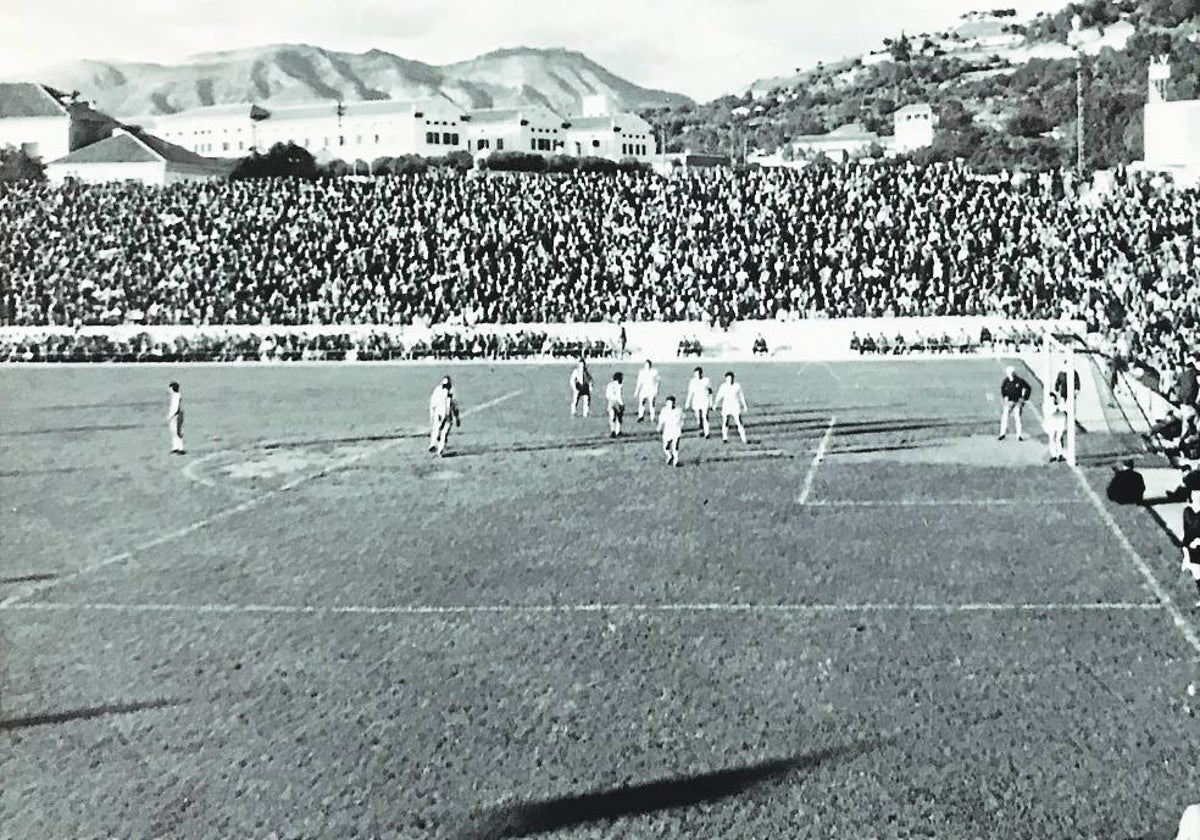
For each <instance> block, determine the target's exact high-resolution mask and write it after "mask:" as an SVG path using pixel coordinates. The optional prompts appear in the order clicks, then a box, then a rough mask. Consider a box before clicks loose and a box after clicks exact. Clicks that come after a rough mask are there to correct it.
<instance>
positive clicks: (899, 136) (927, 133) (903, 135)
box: [888, 102, 933, 154]
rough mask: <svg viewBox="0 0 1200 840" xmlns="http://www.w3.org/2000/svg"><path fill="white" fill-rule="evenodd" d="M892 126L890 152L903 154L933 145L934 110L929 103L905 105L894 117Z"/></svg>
mask: <svg viewBox="0 0 1200 840" xmlns="http://www.w3.org/2000/svg"><path fill="white" fill-rule="evenodd" d="M892 124H893V126H894V131H893V137H892V142H891V143H890V144H888V149H889V150H890V151H892V152H896V153H901V154H902V153H904V152H912V151H916V150H917V149H924V148H925V147H926V146H931V145H933V108H932V107H930V105H929V103H927V102H921V103H918V104H915V105H905V106H904V107H903V108H901V109H899V110H898V111H896V113H895V114H893V115H892Z"/></svg>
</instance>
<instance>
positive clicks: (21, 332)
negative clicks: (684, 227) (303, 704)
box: [0, 316, 1084, 361]
mask: <svg viewBox="0 0 1200 840" xmlns="http://www.w3.org/2000/svg"><path fill="white" fill-rule="evenodd" d="M624 326H625V332H626V340H627V345H626V346H627V348H628V350H629V352H630V353H631V354H633V355H635V356H644V357H647V358H650V359H658V360H662V359H668V358H673V357H674V356H675V355H676V351H677V349H678V346H679V341H680V339H683V338H694V339H696V340H698V341H699V342H700V344H701V346H702V347H703V349H704V355H705V356H709V357H713V356H719V357H722V358H739V357H745V358H750V357H751V349H752V347H753V344H754V339H755V338H756V337H757V336H759V335H761V336H762V337H763V338H764V339H765V340H766V342H767V348H768V351H769V357H770V358H774V359H780V360H795V361H833V360H837V359H850V358H856V357H857V355H858V354H856V353H854V352H852V351H851V350H850V337H851V336H852V335H853V334H854V333H856V332H857V333H858V335H859V336H865V335H868V334H869V335H871V336H873V337H875V338H878V337H879V336H880V335H881V334H882V335H886V336H887V338H888V341H892V340H894V339H895V337H896V335H897V334H903V335H904V336H905V338H906V340H909V341H911V340H912V338H913V337H914V336H916V335H917V334H918V333H919V334H921V335H922V336H925V337H927V338H928V337H930V336H934V335H936V336H939V337H940V336H941V335H942V334H943V333H945V334H949V335H950V336H951V337H952V338H957V337H958V335H959V334H960V333H961V332H962V331H964V330H965V331H966V333H967V334H968V335H969V336H970V337H971V338H972V339H973V340H976V341H977V340H978V339H979V333H980V330H981V329H982V328H983V327H985V326H986V327H987V328H988V329H990V330H991V331H992V333H993V334H995V333H996V332H997V331H998V330H1008V329H1011V328H1013V327H1020V328H1032V329H1035V330H1042V329H1045V328H1046V327H1048V326H1054V327H1055V328H1057V329H1064V330H1071V331H1073V332H1075V333H1077V334H1079V335H1082V334H1083V332H1084V324H1082V323H1080V322H1074V321H1066V320H1063V321H1013V320H1010V319H1007V318H1002V317H988V316H980V317H968V318H844V319H835V320H807V321H787V322H780V321H741V322H738V323H736V324H734V325H732V326H731V327H730V328H729V329H728V330H721V329H718V328H714V327H710V326H708V325H706V324H699V323H688V322H630V323H626V324H625V325H624ZM69 332H70V330H68V329H66V328H63V327H56V328H49V327H0V338H9V339H11V338H20V337H27V336H28V337H36V336H42V335H47V334H63V333H69ZM81 332H83V333H85V334H94V335H110V336H112V337H113V338H116V339H127V338H130V337H132V336H134V335H137V334H139V333H149V334H150V335H151V336H152V337H154V339H155V340H162V341H173V340H174V339H175V338H176V337H178V336H190V335H210V336H218V335H278V334H281V333H288V332H295V333H302V334H305V335H340V334H350V335H356V336H357V335H369V334H371V333H388V334H391V335H394V336H397V337H398V338H399V339H400V340H401V341H403V342H405V343H406V344H411V343H414V342H416V341H419V340H422V339H426V338H428V337H430V336H431V335H434V334H436V333H440V332H459V333H462V334H467V335H470V334H472V333H475V332H479V333H483V334H488V333H499V334H506V333H517V332H535V333H546V334H548V335H550V336H555V337H561V338H563V339H568V340H593V341H596V340H599V341H606V342H610V343H613V344H615V343H617V341H618V340H619V336H620V332H621V325H620V324H613V323H575V324H571V323H568V324H481V325H479V326H478V327H461V326H450V325H442V326H436V327H432V328H431V327H424V326H406V327H392V326H385V325H378V326H372V325H365V326H338V325H308V326H296V327H287V326H277V325H266V326H261V325H255V326H229V325H215V326H143V325H139V324H122V325H120V326H114V327H84V328H83V329H82V330H81Z"/></svg>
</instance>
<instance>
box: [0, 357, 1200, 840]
mask: <svg viewBox="0 0 1200 840" xmlns="http://www.w3.org/2000/svg"><path fill="white" fill-rule="evenodd" d="M612 369H613V368H612V366H611V365H597V366H596V374H597V379H598V381H604V380H606V379H607V378H608V375H609V373H610V372H611V370H612ZM623 369H624V370H626V371H627V382H628V383H632V379H633V375H634V373H635V372H636V363H635V362H630V363H628V364H626V365H624V366H623ZM689 370H690V366H683V365H679V366H666V367H664V386H665V388H666V390H674V392H675V393H677V394H679V395H680V396H681V397H682V395H683V392H684V390H685V388H684V385H685V382H686V378H687V376H688V371H689ZM722 370H723V367H722V366H719V365H713V369H712V370H711V371H710V372H711V373H713V374H714V375H715V376H714V378H716V376H719V374H720V373H721V371H722ZM738 371H739V379H740V380H741V381H742V382H743V383H744V386H745V389H746V394H747V398H748V400H749V401H750V404H751V412H750V414H749V415H747V425H748V427H749V432H750V436H751V442H750V445H749V446H742V445H741V444H740V443H736V442H735V443H730V444H729V445H722V444H721V442H720V441H719V439H716V437H714V439H712V440H707V441H705V440H699V439H697V438H695V437H694V436H689V437H688V438H687V439H686V440H685V445H684V448H683V457H684V465H683V467H682V468H680V469H671V468H668V467H666V466H664V465H663V464H662V461H661V455H660V451H659V448H658V445H657V441H656V438H655V435H654V433H653V430H652V429H650V428H649V427H648V425H641V426H639V425H637V424H634V423H630V424H629V425H628V430H629V434H628V436H627V437H626V438H623V439H619V440H617V441H612V440H610V439H609V438H608V437H607V434H606V426H605V421H604V418H603V416H602V414H603V412H602V410H600V409H598V408H597V410H596V411H595V412H594V415H593V417H591V418H589V419H587V420H584V419H572V418H571V417H569V416H568V414H567V388H566V379H567V374H568V368H567V367H548V366H527V367H520V366H500V367H495V368H490V367H487V366H482V365H479V366H457V367H454V368H453V370H452V371H451V372H452V373H453V375H454V376H455V380H456V387H457V391H458V393H459V398H460V402H461V404H462V406H463V408H464V409H465V410H466V412H467V414H466V416H465V417H464V421H463V428H462V430H461V431H460V432H457V433H456V434H455V435H454V437H452V439H451V448H452V457H447V458H443V459H436V458H433V457H431V456H430V455H429V454H428V453H427V452H426V451H425V443H426V440H425V431H424V429H423V428H422V427H423V422H424V419H425V418H424V415H425V406H426V400H427V397H428V394H429V390H430V389H431V388H432V387H433V385H434V384H435V382H436V380H437V377H438V376H439V375H440V373H441V372H442V371H441V370H439V369H437V368H433V367H424V366H413V367H392V366H376V367H371V366H343V367H320V366H313V367H305V366H296V367H190V368H167V367H111V366H110V367H78V368H61V369H49V368H33V367H30V368H10V369H0V387H2V389H3V390H2V393H3V394H4V398H3V401H2V404H0V501H2V505H3V506H2V507H0V511H2V512H3V519H2V520H0V521H3V523H4V527H3V528H2V529H0V654H2V656H3V659H2V660H0V681H2V682H0V688H2V694H0V837H4V838H20V840H40V838H47V839H48V840H49V839H50V838H53V840H62V838H158V837H163V838H177V837H178V838H193V837H214V838H355V837H357V838H409V837H412V838H418V837H422V838H423V837H431V838H464V840H482V838H502V837H520V836H541V837H549V838H564V839H565V838H614V837H615V838H657V837H670V838H710V837H711V838H747V839H749V838H756V839H758V840H772V839H773V838H801V837H812V838H828V837H852V838H871V837H917V836H927V837H942V838H975V837H978V838H996V837H998V838H1009V837H1013V838H1016V837H1029V838H1049V837H1095V838H1107V839H1109V840H1111V838H1160V837H1161V838H1168V837H1171V836H1173V831H1174V825H1175V822H1176V821H1177V820H1178V815H1179V813H1180V811H1181V810H1182V808H1183V807H1184V806H1185V805H1186V804H1187V803H1189V802H1191V801H1193V800H1195V799H1196V798H1197V797H1196V793H1195V792H1196V786H1197V783H1198V782H1200V771H1198V770H1197V762H1196V760H1195V747H1194V738H1195V736H1196V720H1195V719H1194V718H1193V717H1192V716H1191V712H1190V709H1189V708H1188V707H1187V703H1188V702H1189V697H1188V696H1187V693H1186V690H1185V689H1186V687H1187V685H1188V684H1189V683H1190V682H1192V681H1194V680H1195V672H1196V662H1197V656H1198V655H1200V639H1198V638H1197V635H1196V631H1195V629H1193V613H1192V611H1191V608H1190V604H1191V603H1192V601H1193V600H1194V595H1193V593H1192V591H1191V584H1190V581H1187V580H1185V579H1184V578H1182V577H1180V576H1179V572H1178V562H1177V554H1176V549H1174V548H1173V547H1172V546H1171V543H1170V541H1169V540H1168V539H1167V537H1165V536H1164V534H1163V533H1162V531H1161V530H1159V529H1158V528H1157V527H1156V526H1155V525H1154V523H1153V520H1152V519H1151V518H1150V516H1149V515H1148V514H1146V513H1145V512H1143V511H1140V510H1136V509H1127V508H1119V507H1115V506H1112V505H1110V504H1109V503H1108V502H1102V501H1100V499H1101V498H1102V497H1103V488H1104V484H1105V481H1106V478H1107V476H1108V474H1109V472H1108V463H1109V461H1111V460H1112V456H1113V454H1114V453H1116V452H1118V451H1121V449H1122V445H1121V443H1122V442H1120V441H1115V440H1112V439H1107V438H1104V437H1102V436H1099V435H1084V436H1081V447H1082V448H1083V452H1084V453H1085V455H1090V458H1085V466H1084V467H1082V468H1081V469H1079V470H1078V471H1076V470H1072V469H1071V468H1070V467H1067V466H1064V465H1051V464H1047V463H1045V459H1044V452H1043V446H1042V444H1041V443H1040V442H1038V440H1037V439H1035V440H1031V441H1026V442H1024V443H1019V442H1017V441H1015V440H1014V439H1013V438H1012V437H1011V436H1010V438H1009V440H1007V441H1005V442H1003V443H1000V442H998V441H996V439H995V422H996V417H997V415H998V408H997V404H996V403H995V402H994V401H993V400H992V399H990V398H989V396H988V395H990V394H992V393H993V392H995V391H996V390H997V387H998V384H999V377H1000V375H1001V370H1000V365H999V364H998V363H997V361H996V360H995V359H970V360H927V361H895V362H893V361H887V360H884V361H872V362H863V363H840V364H830V365H788V364H760V365H740V366H739V367H738ZM171 378H177V379H179V381H180V382H181V383H182V385H183V392H184V405H185V408H186V410H187V429H186V437H187V443H188V449H189V451H188V454H187V455H186V456H184V457H182V458H172V457H170V456H169V455H168V454H167V452H166V449H167V446H168V440H167V430H166V427H165V423H164V418H165V411H166V388H165V385H166V382H167V381H168V380H169V379H171ZM631 390H632V388H630V387H627V389H626V391H627V394H628V393H629V392H630V391H631ZM1034 402H1035V403H1036V402H1037V400H1035V401H1034ZM1027 426H1028V427H1029V429H1030V430H1031V431H1034V432H1037V433H1040V431H1041V429H1040V424H1038V423H1037V421H1036V419H1035V418H1034V417H1033V416H1032V415H1030V416H1028V417H1027ZM1191 702H1192V703H1193V704H1194V703H1197V702H1198V701H1196V700H1194V699H1193V700H1191Z"/></svg>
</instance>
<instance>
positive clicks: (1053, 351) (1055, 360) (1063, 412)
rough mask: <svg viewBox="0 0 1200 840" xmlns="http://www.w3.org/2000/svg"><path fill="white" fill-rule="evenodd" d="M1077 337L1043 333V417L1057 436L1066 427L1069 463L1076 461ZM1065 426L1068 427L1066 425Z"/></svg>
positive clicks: (1065, 454) (1064, 442)
mask: <svg viewBox="0 0 1200 840" xmlns="http://www.w3.org/2000/svg"><path fill="white" fill-rule="evenodd" d="M1075 345H1076V342H1075V336H1074V335H1072V334H1070V333H1056V332H1055V331H1054V330H1053V329H1047V330H1046V331H1045V333H1044V335H1043V336H1042V418H1043V422H1044V425H1045V427H1046V433H1047V434H1048V435H1051V436H1053V435H1054V433H1055V428H1056V424H1057V427H1058V428H1060V429H1062V455H1063V457H1064V458H1065V459H1066V461H1067V463H1068V464H1071V465H1072V466H1074V465H1075V463H1076V457H1077V449H1076V430H1077V428H1078V424H1077V423H1076V409H1077V407H1078V396H1079V395H1078V393H1077V392H1076V387H1075V383H1076V379H1077V378H1079V361H1078V358H1077V356H1078V353H1077V351H1076V346H1075ZM1064 426H1065V428H1064Z"/></svg>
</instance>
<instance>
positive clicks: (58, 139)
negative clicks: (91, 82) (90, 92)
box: [0, 82, 116, 161]
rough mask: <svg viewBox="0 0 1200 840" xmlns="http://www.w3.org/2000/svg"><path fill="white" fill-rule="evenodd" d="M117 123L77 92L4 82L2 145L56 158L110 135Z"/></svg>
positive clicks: (1, 95) (0, 125)
mask: <svg viewBox="0 0 1200 840" xmlns="http://www.w3.org/2000/svg"><path fill="white" fill-rule="evenodd" d="M115 126H116V123H115V122H114V121H113V120H112V119H111V118H110V117H108V116H106V115H104V114H101V113H99V112H98V111H93V110H92V109H91V108H90V107H88V104H87V103H86V102H80V101H77V100H76V99H75V97H74V96H73V95H68V94H64V93H62V92H60V91H57V90H55V89H54V88H52V87H48V86H46V85H39V84H35V83H33V82H0V148H5V147H12V148H14V149H18V150H20V151H22V152H24V153H25V154H27V155H29V156H30V157H33V158H39V159H41V160H42V161H49V160H55V159H56V158H60V157H62V156H63V155H65V154H67V153H68V152H70V151H72V150H73V149H78V148H80V147H82V146H86V145H87V144H89V143H94V142H96V141H97V140H100V139H103V138H104V137H107V136H108V135H109V134H110V133H111V132H112V130H113V128H114V127H115Z"/></svg>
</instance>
